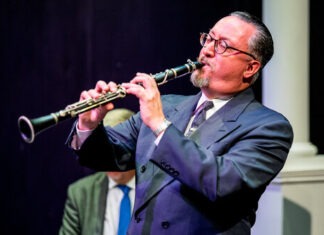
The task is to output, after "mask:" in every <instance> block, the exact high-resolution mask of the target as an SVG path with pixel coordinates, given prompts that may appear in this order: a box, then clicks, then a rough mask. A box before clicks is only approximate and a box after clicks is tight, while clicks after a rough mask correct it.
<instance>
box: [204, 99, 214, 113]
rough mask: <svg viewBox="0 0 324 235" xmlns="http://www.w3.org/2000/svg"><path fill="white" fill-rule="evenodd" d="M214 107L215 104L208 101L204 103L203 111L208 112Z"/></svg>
mask: <svg viewBox="0 0 324 235" xmlns="http://www.w3.org/2000/svg"><path fill="white" fill-rule="evenodd" d="M212 107H214V103H213V101H211V100H206V101H205V102H204V103H203V109H204V110H206V111H207V110H209V109H211V108H212Z"/></svg>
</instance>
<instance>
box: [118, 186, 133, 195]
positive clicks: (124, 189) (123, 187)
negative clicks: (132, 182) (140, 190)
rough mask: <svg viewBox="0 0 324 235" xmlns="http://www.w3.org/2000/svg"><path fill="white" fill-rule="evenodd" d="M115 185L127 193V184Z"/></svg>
mask: <svg viewBox="0 0 324 235" xmlns="http://www.w3.org/2000/svg"><path fill="white" fill-rule="evenodd" d="M117 187H118V188H119V189H120V190H121V191H123V193H124V194H128V192H129V190H130V187H128V186H127V185H123V184H119V185H117Z"/></svg>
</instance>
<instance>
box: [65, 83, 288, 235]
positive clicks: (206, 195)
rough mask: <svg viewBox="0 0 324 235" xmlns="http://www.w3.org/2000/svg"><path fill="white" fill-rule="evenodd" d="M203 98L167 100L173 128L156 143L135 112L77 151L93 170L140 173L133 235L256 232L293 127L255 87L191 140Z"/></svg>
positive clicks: (166, 110) (166, 111) (97, 133)
mask: <svg viewBox="0 0 324 235" xmlns="http://www.w3.org/2000/svg"><path fill="white" fill-rule="evenodd" d="M200 95H201V94H200V93H199V94H197V95H195V96H189V97H188V96H181V95H167V96H163V98H162V101H163V108H164V114H165V115H166V118H167V119H168V120H170V121H171V122H172V125H171V126H170V127H169V128H168V129H167V130H166V131H165V132H164V135H163V137H162V139H161V141H160V143H159V144H158V146H156V145H155V143H154V141H155V139H156V137H155V136H154V134H153V132H152V131H151V130H150V129H149V128H148V127H147V126H146V125H145V124H143V123H142V121H141V119H140V115H139V114H136V115H135V116H133V117H132V118H131V119H130V120H128V121H126V122H124V123H122V124H119V125H117V126H115V127H114V128H106V130H105V129H104V127H103V126H102V125H101V126H99V127H98V128H97V129H96V130H95V131H94V132H93V134H92V135H91V136H90V137H89V138H88V139H87V140H86V141H85V143H84V144H83V145H82V148H81V149H80V150H78V151H75V153H76V154H77V156H78V160H79V162H80V164H82V165H86V166H88V167H91V168H94V169H100V170H117V169H122V170H126V169H131V168H134V167H135V168H136V199H135V206H134V213H133V217H132V221H131V224H130V227H129V230H128V232H129V235H146V234H150V235H160V234H166V235H175V234H176V235H178V234H181V235H196V234H204V235H209V234H221V235H234V234H238V235H247V234H250V230H251V226H253V224H254V222H255V212H256V210H257V207H258V201H259V198H260V196H261V195H262V193H263V192H264V191H265V189H266V186H267V185H268V184H269V183H270V182H271V180H272V179H273V178H274V177H275V176H276V175H277V174H278V173H279V171H280V170H281V169H282V167H283V166H284V163H285V161H286V158H287V155H288V152H289V149H290V147H291V144H292V141H293V131H292V127H291V125H290V123H289V122H288V120H287V119H286V118H285V117H284V116H283V115H281V114H279V113H277V112H275V111H273V110H271V109H268V108H267V107H265V106H263V105H261V104H260V103H259V102H257V101H256V100H255V98H254V94H253V92H252V89H251V88H249V89H247V90H245V91H243V92H241V93H240V94H238V95H237V96H235V97H233V98H232V99H231V100H230V101H229V102H228V103H227V104H226V105H224V106H223V107H222V108H221V109H219V110H218V111H217V112H216V113H215V114H214V115H213V116H212V117H210V118H209V119H208V120H207V121H205V122H204V123H203V125H202V126H201V127H200V128H198V129H197V131H196V132H195V133H194V134H193V135H192V137H191V138H190V139H189V138H186V137H185V136H184V135H183V133H184V130H185V128H186V125H187V124H188V121H189V119H190V116H191V114H192V112H193V110H194V109H195V105H196V104H197V102H198V100H199V97H200ZM74 131H75V130H72V132H71V134H70V136H69V138H68V142H67V143H70V141H71V136H72V134H73V133H74ZM108 156H109V157H108ZM113 156H114V157H113Z"/></svg>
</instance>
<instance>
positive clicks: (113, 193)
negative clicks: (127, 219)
mask: <svg viewBox="0 0 324 235" xmlns="http://www.w3.org/2000/svg"><path fill="white" fill-rule="evenodd" d="M107 177H108V176H107ZM108 178H109V177H108ZM108 181H109V182H108V194H107V202H106V213H105V220H104V229H103V231H104V232H103V235H116V234H117V229H118V222H119V207H120V202H121V200H122V198H123V196H124V193H123V192H122V191H121V190H120V189H119V188H118V187H117V183H116V182H115V181H114V180H113V179H111V178H109V180H108ZM127 186H128V187H129V188H130V190H129V198H130V201H131V211H132V212H133V208H134V200H135V176H134V177H133V178H132V179H131V180H130V181H129V182H128V183H127Z"/></svg>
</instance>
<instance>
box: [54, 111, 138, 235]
mask: <svg viewBox="0 0 324 235" xmlns="http://www.w3.org/2000/svg"><path fill="white" fill-rule="evenodd" d="M132 114H133V112H132V111H130V110H128V109H114V110H112V111H110V112H108V113H107V115H106V116H105V118H104V125H105V126H108V125H109V126H115V125H117V124H118V123H120V122H122V121H125V120H127V119H128V118H129V117H130V116H131V115H132ZM117 185H127V186H128V187H129V188H130V191H129V193H128V194H129V197H130V202H131V209H132V208H133V206H134V198H135V171H134V170H129V171H125V172H97V173H94V174H92V175H89V176H86V177H83V178H81V179H79V180H78V181H76V182H74V183H72V184H71V185H69V187H68V194H67V199H66V202H65V207H64V215H63V219H62V224H61V227H60V230H59V234H60V235H90V234H91V235H108V234H109V235H116V234H118V235H120V234H121V233H120V232H118V224H119V211H120V208H119V207H120V206H119V205H120V201H121V200H122V197H123V192H122V191H121V190H120V189H119V188H118V187H117ZM124 229H125V231H126V230H127V229H126V228H124ZM117 232H118V233H117Z"/></svg>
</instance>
